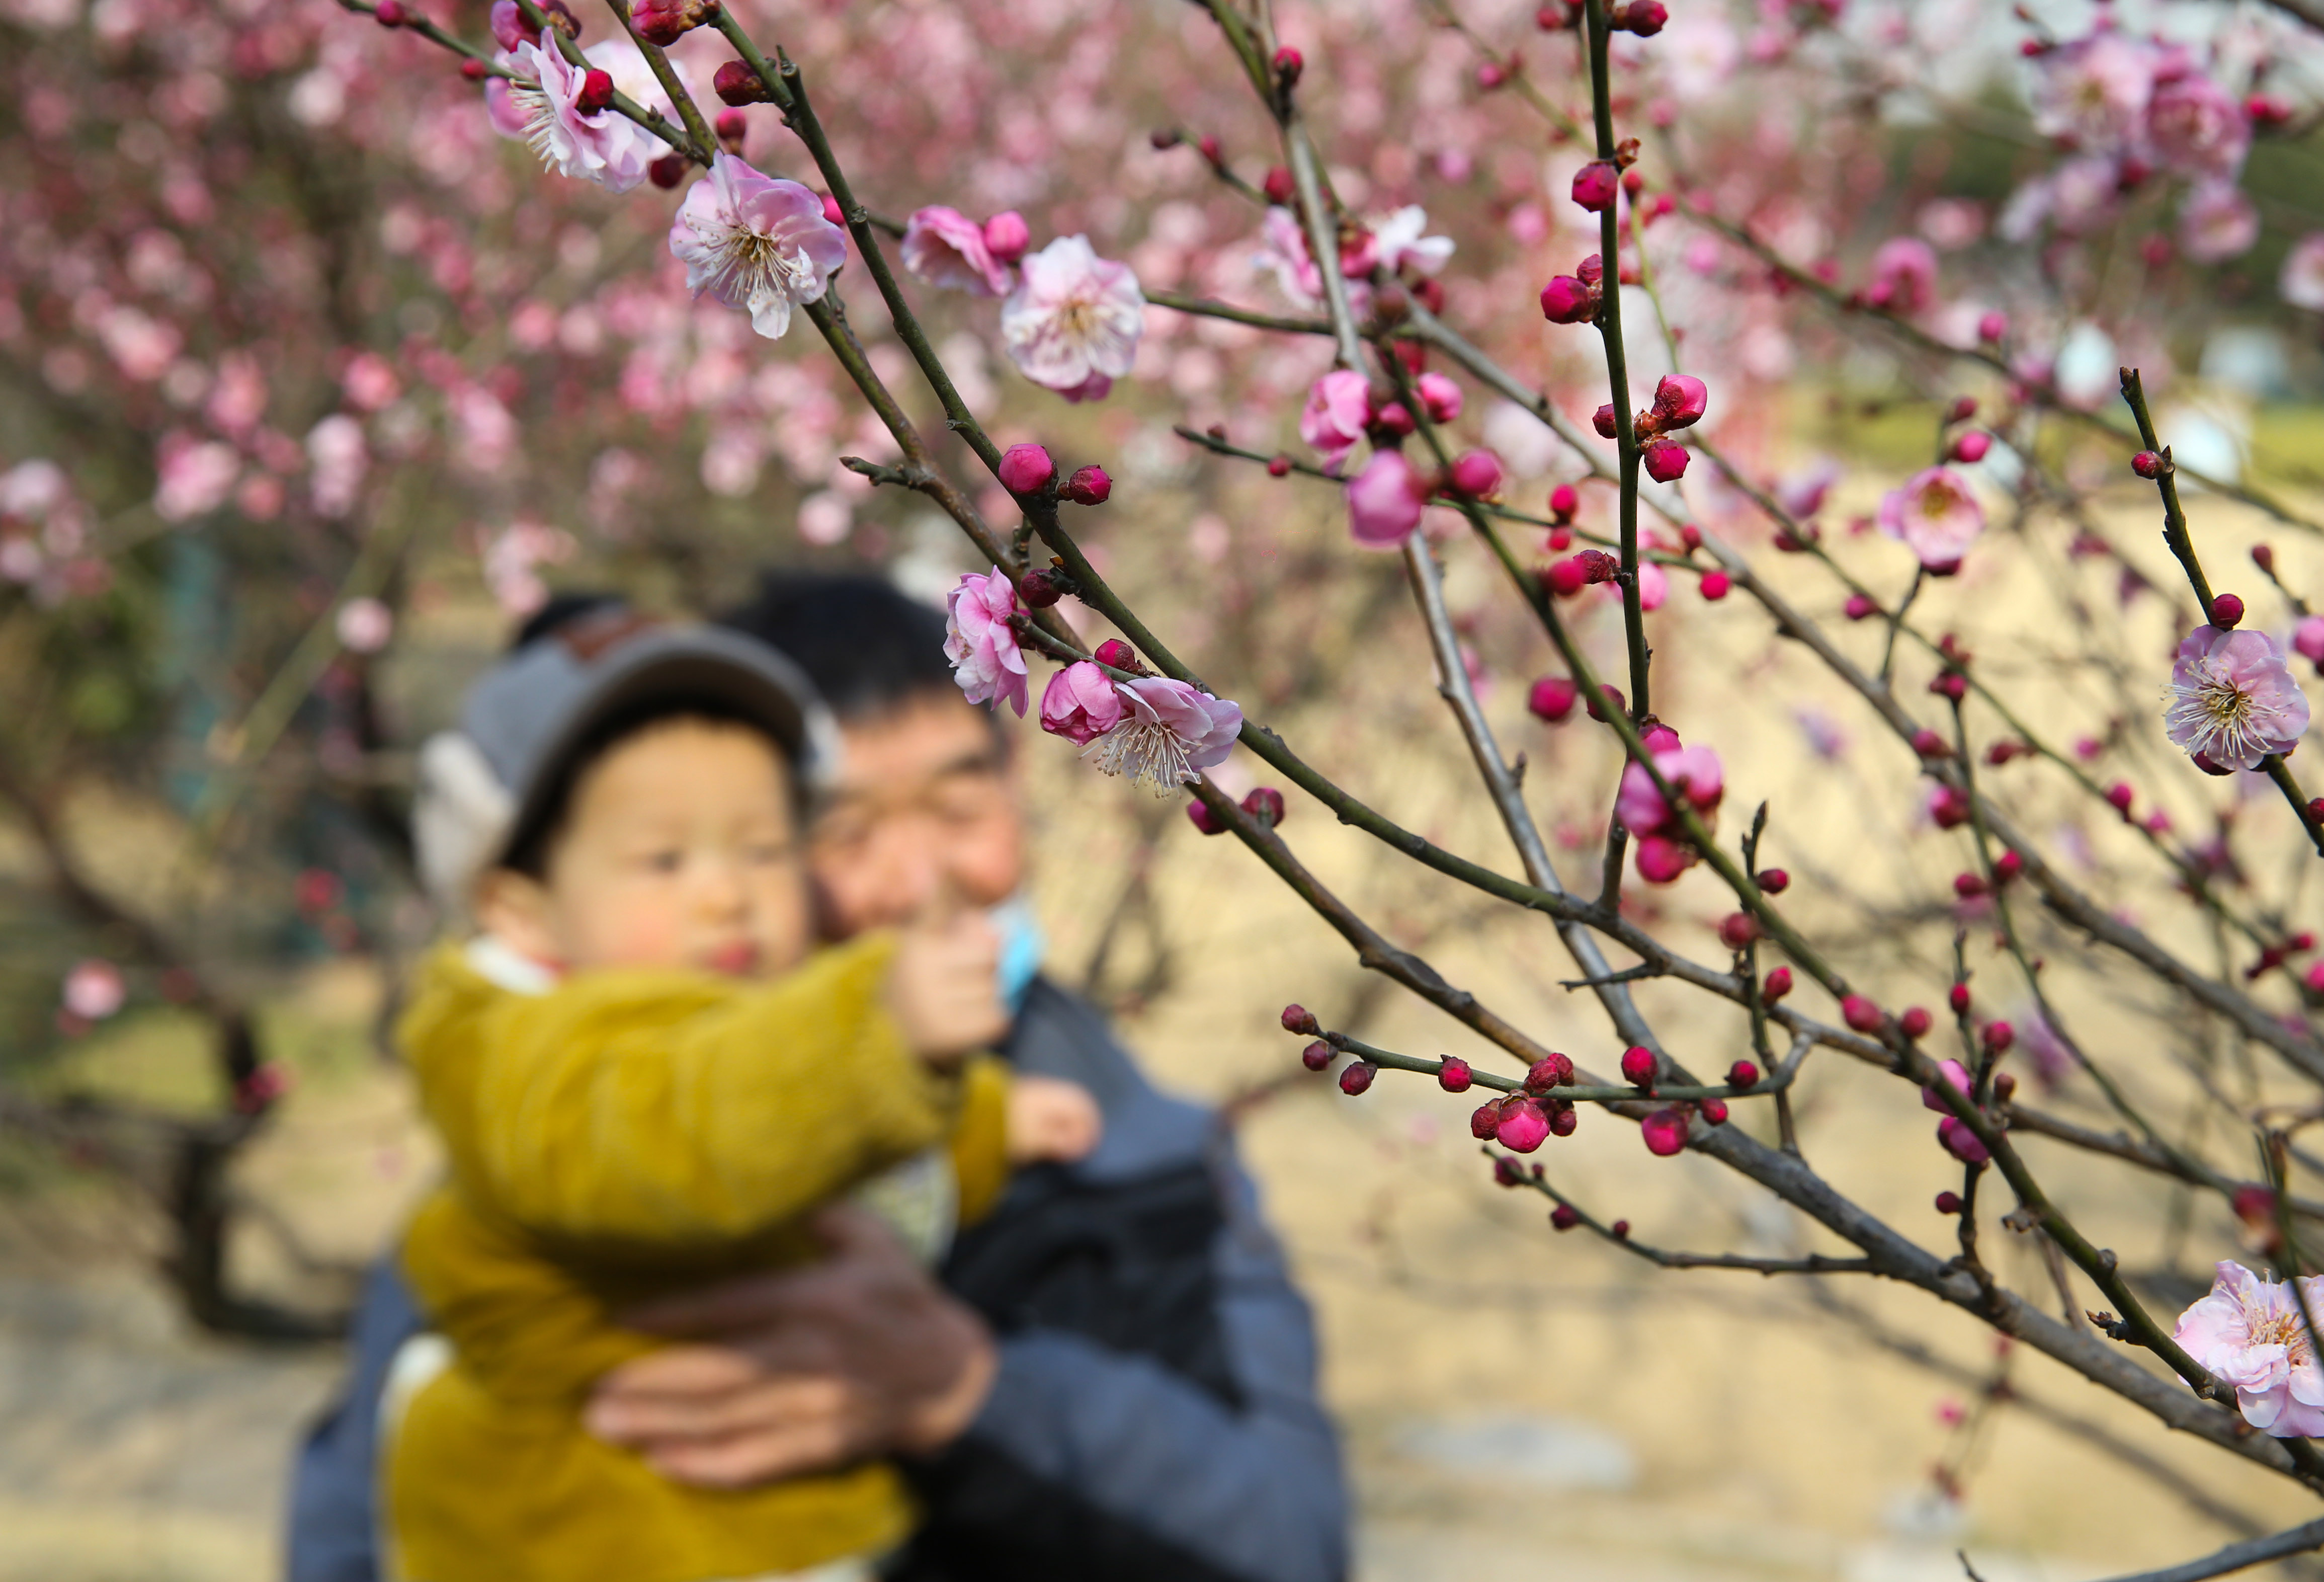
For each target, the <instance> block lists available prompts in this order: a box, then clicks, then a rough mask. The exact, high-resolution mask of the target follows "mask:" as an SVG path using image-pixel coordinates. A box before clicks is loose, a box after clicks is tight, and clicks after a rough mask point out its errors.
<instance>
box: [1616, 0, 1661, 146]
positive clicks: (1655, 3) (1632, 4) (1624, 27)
mask: <svg viewBox="0 0 2324 1582" xmlns="http://www.w3.org/2000/svg"><path fill="white" fill-rule="evenodd" d="M1607 20H1608V22H1609V24H1610V25H1611V26H1612V27H1613V30H1614V31H1615V32H1618V33H1636V34H1637V35H1638V36H1639V37H1640V38H1642V39H1650V38H1652V37H1654V36H1655V34H1656V33H1658V32H1662V31H1663V24H1664V23H1666V22H1668V21H1669V20H1670V8H1669V7H1668V6H1666V5H1664V4H1663V0H1623V3H1622V4H1621V5H1617V6H1615V7H1614V9H1613V12H1612V14H1610V15H1609V17H1608V18H1607ZM1636 173H1637V172H1636V171H1633V172H1632V174H1634V175H1635V174H1636Z"/></svg>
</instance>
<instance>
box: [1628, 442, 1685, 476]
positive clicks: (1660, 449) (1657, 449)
mask: <svg viewBox="0 0 2324 1582" xmlns="http://www.w3.org/2000/svg"><path fill="white" fill-rule="evenodd" d="M1693 455H1694V453H1693V452H1692V451H1691V450H1689V449H1687V448H1686V447H1685V446H1683V445H1674V444H1672V443H1671V442H1670V441H1669V440H1667V439H1651V440H1648V441H1647V443H1646V449H1644V450H1641V451H1639V452H1638V459H1639V460H1640V461H1641V462H1643V463H1645V465H1646V476H1648V477H1650V478H1652V479H1654V480H1655V482H1656V483H1658V484H1674V483H1676V482H1678V480H1679V479H1681V478H1683V477H1684V476H1686V464H1687V463H1688V462H1689V461H1691V460H1692V459H1693Z"/></svg>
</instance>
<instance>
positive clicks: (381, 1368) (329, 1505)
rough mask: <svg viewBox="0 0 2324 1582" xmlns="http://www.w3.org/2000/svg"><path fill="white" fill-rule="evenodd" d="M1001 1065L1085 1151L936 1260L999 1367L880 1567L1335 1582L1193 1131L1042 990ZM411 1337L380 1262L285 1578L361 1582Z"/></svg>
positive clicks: (1279, 1310)
mask: <svg viewBox="0 0 2324 1582" xmlns="http://www.w3.org/2000/svg"><path fill="white" fill-rule="evenodd" d="M1004 1052H1005V1053H1006V1054H1007V1055H1008V1057H1009V1059H1010V1060H1011V1061H1012V1062H1013V1063H1014V1064H1015V1065H1016V1066H1017V1067H1018V1068H1019V1069H1022V1070H1025V1071H1028V1072H1033V1073H1037V1074H1039V1075H1042V1076H1048V1077H1058V1078H1065V1079H1067V1080H1070V1081H1074V1082H1078V1083H1080V1084H1082V1085H1083V1086H1084V1087H1087V1088H1088V1089H1089V1090H1090V1092H1091V1093H1092V1094H1093V1096H1095V1097H1096V1099H1097V1101H1098V1104H1099V1106H1101V1107H1102V1109H1103V1111H1104V1114H1105V1136H1104V1141H1103V1142H1102V1143H1101V1144H1100V1145H1099V1147H1098V1149H1097V1151H1096V1152H1093V1154H1092V1155H1091V1156H1090V1157H1089V1158H1088V1159H1086V1160H1084V1161H1080V1162H1079V1163H1077V1164H1074V1165H1069V1166H1044V1167H1041V1168H1039V1169H1037V1170H1028V1171H1026V1172H1024V1173H1022V1174H1020V1175H1019V1177H1018V1179H1017V1180H1015V1181H1013V1182H1012V1183H1011V1184H1010V1189H1009V1192H1008V1194H1007V1196H1006V1197H1004V1198H1003V1199H1002V1200H1001V1206H1000V1207H999V1208H998V1209H997V1210H996V1211H995V1212H994V1213H993V1214H992V1215H991V1217H988V1218H987V1219H986V1220H985V1221H984V1222H983V1223H982V1224H981V1225H979V1226H976V1227H974V1228H973V1230H971V1231H970V1232H969V1233H968V1234H967V1235H964V1236H963V1237H962V1238H961V1241H960V1244H959V1245H958V1246H956V1247H955V1248H954V1253H953V1255H952V1257H951V1259H950V1260H949V1261H948V1262H947V1263H946V1266H945V1282H946V1284H947V1285H949V1286H950V1287H951V1288H952V1289H953V1290H954V1292H955V1293H956V1294H958V1295H959V1296H960V1297H961V1298H962V1299H963V1300H966V1301H967V1302H969V1303H970V1304H971V1305H972V1306H974V1307H975V1308H977V1309H979V1310H980V1311H982V1313H983V1314H984V1316H985V1318H986V1319H987V1320H988V1321H989V1322H990V1323H991V1325H992V1327H993V1328H994V1329H995V1331H996V1332H997V1333H998V1335H999V1337H1000V1342H1001V1370H1000V1374H999V1378H998V1380H997V1382H996V1383H995V1384H994V1387H993V1391H992V1394H991V1398H990V1399H989V1400H987V1402H985V1405H984V1409H983V1411H982V1412H980V1413H979V1414H978V1417H977V1419H976V1421H975V1422H974V1423H973V1424H972V1425H971V1426H970V1429H969V1430H968V1432H967V1433H966V1434H965V1435H964V1436H963V1437H962V1439H960V1440H959V1441H958V1442H956V1443H955V1444H954V1445H953V1446H951V1447H950V1448H947V1449H946V1450H945V1451H944V1452H943V1453H942V1454H940V1455H938V1456H936V1457H932V1458H929V1459H927V1460H925V1461H918V1462H912V1463H909V1464H908V1465H907V1466H906V1470H907V1472H908V1474H909V1476H911V1478H912V1481H913V1483H914V1485H915V1486H916V1488H917V1489H918V1493H919V1495H920V1497H921V1500H922V1503H923V1505H924V1507H925V1510H926V1513H927V1520H926V1522H925V1524H924V1525H923V1527H922V1528H921V1530H920V1531H919V1533H918V1536H917V1537H916V1538H915V1539H914V1540H913V1542H912V1544H911V1545H910V1547H909V1548H908V1550H906V1552H905V1553H904V1554H903V1555H901V1556H899V1557H898V1559H896V1560H895V1562H894V1563H893V1565H892V1566H891V1568H890V1571H891V1575H892V1576H894V1577H897V1578H898V1579H899V1582H1002V1579H1004V1578H1010V1579H1013V1578H1034V1579H1038V1582H1076V1579H1079V1578H1088V1579H1089V1582H1098V1579H1100V1578H1103V1579H1104V1582H1145V1579H1147V1578H1155V1579H1157V1582H1158V1579H1161V1578H1173V1579H1179V1578H1185V1579H1191V1582H1203V1579H1209V1578H1222V1579H1233V1582H1339V1579H1340V1578H1341V1577H1343V1576H1344V1575H1345V1573H1346V1570H1347V1519H1348V1511H1347V1495H1346V1491H1345V1489H1344V1487H1343V1485H1342V1479H1341V1467H1340V1457H1339V1447H1338V1443H1337V1440H1336V1439H1335V1437H1334V1434H1333V1429H1332V1425H1331V1422H1330V1420H1328V1419H1327V1418H1326V1417H1325V1416H1324V1413H1323V1407H1322V1404H1321V1403H1320V1402H1319V1401H1318V1400H1317V1398H1316V1392H1315V1341H1314V1327H1313V1324H1312V1323H1311V1321H1310V1318H1309V1316H1308V1311H1307V1306H1306V1303H1305V1301H1304V1300H1302V1299H1301V1298H1300V1296H1299V1293H1298V1292H1297V1291H1295V1290H1294V1289H1293V1288H1292V1285H1291V1281H1290V1278H1289V1276H1288V1274H1287V1272H1286V1270H1285V1268H1284V1263H1283V1254H1282V1252H1281V1249H1280V1248H1279V1247H1277V1244H1276V1242H1275V1239H1274V1237H1273V1235H1270V1234H1269V1232H1268V1229H1267V1226H1266V1225H1265V1223H1264V1221H1263V1220H1262V1219H1261V1217H1260V1214H1259V1200H1258V1194H1257V1191H1256V1189H1254V1188H1253V1186H1252V1184H1251V1182H1250V1178H1249V1177H1248V1176H1246V1175H1245V1174H1244V1172H1243V1171H1242V1170H1241V1168H1240V1166H1239V1165H1238V1164H1236V1163H1235V1161H1234V1160H1233V1157H1232V1152H1231V1147H1230V1146H1229V1144H1228V1142H1227V1140H1226V1138H1225V1137H1224V1136H1223V1134H1222V1133H1221V1131H1220V1129H1219V1127H1218V1125H1217V1123H1216V1121H1215V1119H1214V1117H1213V1116H1212V1115H1211V1114H1210V1113H1209V1112H1208V1111H1206V1110H1204V1109H1203V1108H1201V1107H1200V1106H1195V1105H1191V1104H1187V1103H1185V1102H1184V1101H1181V1100H1178V1099H1174V1098H1168V1097H1166V1096H1163V1095H1162V1094H1160V1093H1157V1091H1155V1089H1154V1088H1153V1087H1150V1086H1148V1083H1147V1081H1146V1079H1145V1078H1144V1077H1143V1076H1141V1075H1140V1074H1139V1070H1138V1069H1137V1067H1136V1066H1135V1065H1134V1064H1132V1063H1131V1061H1130V1057H1129V1056H1128V1055H1127V1054H1125V1053H1124V1052H1123V1051H1122V1050H1121V1048H1120V1045H1119V1044H1117V1043H1116V1042H1115V1041H1114V1040H1113V1037H1112V1034H1111V1032H1110V1031H1109V1030H1108V1028H1107V1027H1106V1024H1105V1022H1104V1020H1103V1019H1102V1017H1101V1016H1099V1014H1098V1013H1096V1012H1095V1011H1093V1009H1091V1007H1090V1006H1088V1005H1087V1004H1084V1003H1083V1002H1082V1001H1080V1000H1078V999H1075V998H1074V996H1072V995H1068V994H1066V993H1065V992H1064V991H1063V990H1060V989H1058V988H1056V986H1054V985H1051V984H1049V983H1048V982H1047V980H1040V981H1037V982H1036V983H1035V984H1034V985H1033V986H1032V988H1031V990H1030V992H1029V993H1028V995H1027V998H1026V1002H1025V1005H1024V1009H1023V1011H1022V1012H1021V1013H1020V1014H1019V1017H1018V1020H1017V1024H1016V1027H1015V1029H1014V1030H1013V1031H1012V1032H1011V1034H1010V1041H1009V1046H1008V1048H1007V1050H1005V1051H1004ZM420 1328H421V1318H420V1314H419V1313H418V1312H417V1311H416V1310H415V1309H413V1306H412V1303H411V1300H410V1296H409V1295H408V1293H406V1291H404V1289H403V1287H402V1285H401V1281H400V1280H399V1279H398V1277H397V1275H396V1272H395V1271H394V1269H393V1267H392V1263H382V1264H381V1265H380V1266H379V1268H378V1269H377V1270H375V1271H374V1273H373V1276H372V1279H371V1281H370V1282H369V1284H368V1286H367V1288H366V1290H365V1293H364V1302H363V1306H362V1309H360V1311H359V1312H358V1314H357V1316H356V1323H355V1335H354V1351H355V1357H354V1364H355V1366H354V1374H353V1378H352V1380H351V1382H350V1383H349V1387H348V1393H347V1397H346V1401H345V1402H343V1403H342V1404H341V1405H340V1406H339V1407H338V1408H337V1410H336V1411H333V1412H332V1413H331V1414H330V1415H329V1416H327V1418H325V1419H324V1420H323V1421H322V1422H320V1423H319V1424H318V1425H317V1427H316V1428H315V1429H314V1431H313V1433H312V1434H311V1435H310V1436H309V1439H308V1440H307V1443H306V1445H305V1447H304V1448H302V1450H301V1451H300V1457H299V1463H298V1467H297V1472H296V1481H295V1485H294V1488H293V1491H292V1500H291V1540H290V1576H291V1582H375V1579H376V1577H377V1575H378V1568H377V1563H376V1557H375V1553H374V1513H373V1488H374V1470H375V1469H374V1458H375V1448H376V1437H377V1411H378V1402H379V1394H380V1390H381V1386H382V1384H383V1380H384V1378H385V1374H386V1370H387V1366H388V1364H389V1361H390V1360H391V1359H392V1357H393V1355H394V1354H395V1351H396V1349H397V1347H398V1346H401V1344H402V1343H403V1341H404V1340H405V1339H406V1338H407V1337H410V1336H411V1335H413V1334H415V1333H417V1332H418V1331H419V1329H420ZM558 1582H563V1579H558ZM573 1582H589V1579H585V1578H575V1579H573Z"/></svg>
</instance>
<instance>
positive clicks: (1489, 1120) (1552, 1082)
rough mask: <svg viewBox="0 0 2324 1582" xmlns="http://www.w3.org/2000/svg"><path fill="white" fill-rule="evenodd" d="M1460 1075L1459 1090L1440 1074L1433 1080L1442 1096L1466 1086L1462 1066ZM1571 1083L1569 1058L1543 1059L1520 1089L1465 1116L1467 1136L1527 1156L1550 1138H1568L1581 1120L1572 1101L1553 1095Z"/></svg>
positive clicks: (1547, 1056) (1529, 1070) (1535, 1065)
mask: <svg viewBox="0 0 2324 1582" xmlns="http://www.w3.org/2000/svg"><path fill="white" fill-rule="evenodd" d="M1446 1064H1447V1066H1448V1067H1449V1066H1451V1065H1452V1064H1455V1062H1452V1061H1448V1062H1446ZM1460 1075H1461V1087H1453V1086H1452V1083H1451V1082H1448V1081H1446V1080H1445V1078H1444V1076H1443V1073H1442V1072H1440V1073H1439V1074H1438V1078H1437V1080H1438V1081H1439V1082H1440V1083H1442V1084H1443V1086H1444V1088H1445V1091H1446V1092H1448V1093H1458V1092H1461V1091H1462V1088H1465V1087H1467V1085H1468V1083H1467V1078H1468V1075H1469V1071H1468V1067H1467V1066H1466V1065H1465V1064H1462V1065H1461V1072H1460ZM1572 1082H1573V1061H1572V1059H1570V1058H1569V1057H1567V1056H1565V1055H1562V1054H1558V1053H1556V1052H1554V1051H1553V1052H1551V1053H1550V1054H1547V1055H1545V1056H1544V1057H1542V1058H1541V1059H1538V1060H1535V1062H1534V1063H1533V1065H1532V1067H1531V1068H1530V1069H1527V1070H1526V1079H1525V1086H1524V1087H1522V1088H1521V1089H1519V1090H1518V1091H1517V1092H1516V1093H1512V1094H1510V1095H1509V1096H1508V1097H1506V1098H1497V1099H1489V1100H1488V1101H1486V1102H1485V1103H1483V1104H1481V1105H1479V1106H1477V1108H1476V1110H1475V1111H1474V1112H1473V1113H1471V1115H1470V1116H1469V1132H1470V1134H1471V1136H1474V1137H1476V1138H1478V1139H1480V1141H1498V1142H1499V1143H1500V1145H1501V1146H1502V1147H1504V1148H1506V1149H1508V1150H1509V1151H1510V1152H1513V1153H1531V1152H1533V1151H1534V1150H1535V1149H1536V1148H1539V1147H1540V1146H1541V1145H1542V1143H1544V1142H1545V1141H1546V1140H1547V1139H1549V1138H1551V1137H1571V1136H1572V1135H1573V1129H1574V1127H1575V1126H1577V1125H1579V1124H1581V1120H1582V1117H1581V1115H1580V1114H1579V1113H1578V1112H1577V1111H1576V1110H1575V1109H1574V1107H1573V1101H1572V1099H1568V1098H1562V1097H1559V1096H1557V1095H1556V1094H1555V1092H1554V1089H1556V1088H1560V1087H1570V1086H1572Z"/></svg>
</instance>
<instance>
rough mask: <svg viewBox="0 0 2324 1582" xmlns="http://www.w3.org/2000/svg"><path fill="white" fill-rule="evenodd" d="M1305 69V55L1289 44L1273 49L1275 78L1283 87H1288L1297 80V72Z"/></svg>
mask: <svg viewBox="0 0 2324 1582" xmlns="http://www.w3.org/2000/svg"><path fill="white" fill-rule="evenodd" d="M1305 69H1307V60H1306V57H1305V56H1304V55H1302V54H1300V52H1299V51H1296V50H1295V49H1293V48H1292V47H1291V46H1290V45H1288V44H1286V45H1284V46H1283V47H1282V48H1281V49H1279V50H1277V51H1275V79H1276V81H1277V82H1279V83H1281V84H1282V85H1283V86H1284V87H1286V88H1289V87H1290V86H1291V85H1292V84H1293V83H1295V82H1297V81H1298V80H1299V74H1300V73H1301V72H1302V71H1304V70H1305Z"/></svg>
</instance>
